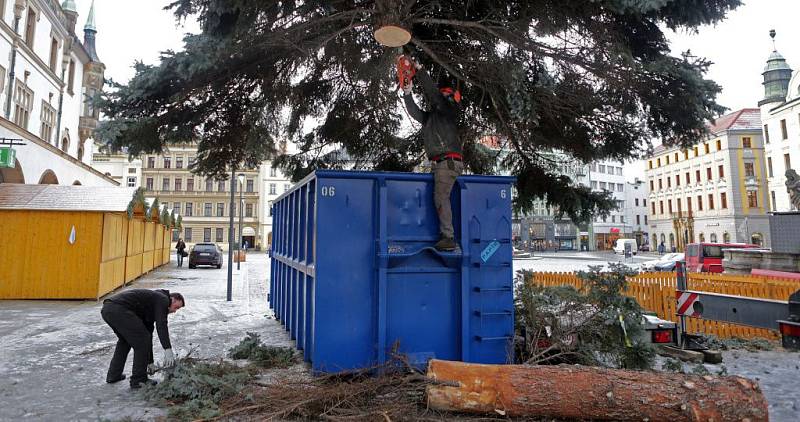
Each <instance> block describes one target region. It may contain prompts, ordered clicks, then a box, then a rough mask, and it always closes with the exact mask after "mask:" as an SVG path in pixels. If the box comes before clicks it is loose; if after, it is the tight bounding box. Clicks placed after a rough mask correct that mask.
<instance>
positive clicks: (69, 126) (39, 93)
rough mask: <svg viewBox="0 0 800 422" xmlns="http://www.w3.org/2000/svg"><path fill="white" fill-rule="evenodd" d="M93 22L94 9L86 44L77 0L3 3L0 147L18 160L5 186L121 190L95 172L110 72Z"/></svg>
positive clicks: (0, 178)
mask: <svg viewBox="0 0 800 422" xmlns="http://www.w3.org/2000/svg"><path fill="white" fill-rule="evenodd" d="M94 16H95V14H94V4H92V6H91V8H90V10H89V13H88V16H87V20H86V25H85V26H84V29H83V41H81V40H80V39H79V38H78V36H77V35H76V32H75V27H76V24H77V21H78V11H77V7H76V4H75V1H73V0H66V1H64V2H63V4H61V5H59V4H58V2H57V1H55V0H5V1H0V57H1V58H2V59H0V104H1V105H2V112H0V137H1V138H3V141H2V142H0V143H5V145H6V146H8V145H9V143H10V142H13V143H14V144H15V145H14V146H13V149H14V150H15V153H16V160H15V161H14V166H13V168H3V169H2V170H0V182H5V183H28V184H36V183H49V184H63V185H71V184H82V185H98V186H103V185H106V186H109V185H115V184H116V183H115V182H114V181H113V180H112V179H110V178H108V177H106V176H105V175H104V174H103V173H102V172H99V171H97V170H95V169H93V168H92V167H91V166H90V165H89V163H90V161H91V159H92V151H91V150H92V145H93V142H92V140H91V136H92V132H93V131H94V128H95V127H96V125H97V119H98V117H99V110H98V109H97V108H96V107H95V106H94V102H93V101H92V99H93V98H94V97H95V96H96V94H97V93H99V92H100V91H101V90H102V87H103V75H104V72H105V65H103V63H102V62H101V61H100V59H99V58H98V56H97V51H96V49H95V38H96V34H97V27H96V24H95V17H94ZM20 144H22V145H20ZM0 146H2V145H0Z"/></svg>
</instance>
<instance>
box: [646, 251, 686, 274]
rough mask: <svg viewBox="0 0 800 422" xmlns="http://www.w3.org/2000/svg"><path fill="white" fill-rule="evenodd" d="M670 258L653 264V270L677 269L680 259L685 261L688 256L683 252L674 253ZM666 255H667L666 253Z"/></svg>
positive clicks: (667, 270)
mask: <svg viewBox="0 0 800 422" xmlns="http://www.w3.org/2000/svg"><path fill="white" fill-rule="evenodd" d="M669 255H672V256H671V257H670V258H669V259H663V260H661V261H660V262H659V263H657V264H656V265H654V266H653V271H660V272H669V271H675V266H676V265H677V264H676V263H677V262H678V261H683V260H684V259H685V258H686V256H685V255H684V254H682V253H673V254H669ZM665 256H666V255H665Z"/></svg>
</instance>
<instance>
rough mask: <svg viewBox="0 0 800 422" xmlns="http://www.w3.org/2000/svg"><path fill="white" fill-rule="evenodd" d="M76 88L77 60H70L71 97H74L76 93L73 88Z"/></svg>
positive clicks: (68, 85) (69, 82)
mask: <svg viewBox="0 0 800 422" xmlns="http://www.w3.org/2000/svg"><path fill="white" fill-rule="evenodd" d="M74 86H75V60H72V59H69V79H68V82H67V92H69V94H70V95H73V94H74V93H75V91H74V90H73V87H74Z"/></svg>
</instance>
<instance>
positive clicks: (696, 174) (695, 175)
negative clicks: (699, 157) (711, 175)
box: [694, 170, 700, 183]
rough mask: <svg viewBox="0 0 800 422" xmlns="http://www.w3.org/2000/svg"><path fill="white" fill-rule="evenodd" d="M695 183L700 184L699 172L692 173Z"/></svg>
mask: <svg viewBox="0 0 800 422" xmlns="http://www.w3.org/2000/svg"><path fill="white" fill-rule="evenodd" d="M694 179H695V180H694V181H695V183H700V170H697V171H695V172H694Z"/></svg>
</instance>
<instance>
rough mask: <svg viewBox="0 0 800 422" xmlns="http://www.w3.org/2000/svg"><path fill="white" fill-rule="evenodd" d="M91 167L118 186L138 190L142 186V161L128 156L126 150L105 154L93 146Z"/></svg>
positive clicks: (101, 148) (105, 152) (100, 148)
mask: <svg viewBox="0 0 800 422" xmlns="http://www.w3.org/2000/svg"><path fill="white" fill-rule="evenodd" d="M92 155H93V157H92V167H94V168H95V169H96V170H97V171H99V172H100V173H103V174H105V175H106V176H108V177H110V178H112V179H114V180H115V181H116V182H117V183H119V184H120V186H125V187H129V188H138V187H140V186H141V185H142V160H141V159H139V158H132V157H129V156H128V151H127V149H122V150H121V151H116V152H107V151H104V150H103V146H101V145H97V144H95V145H94V152H93V154H92Z"/></svg>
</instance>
